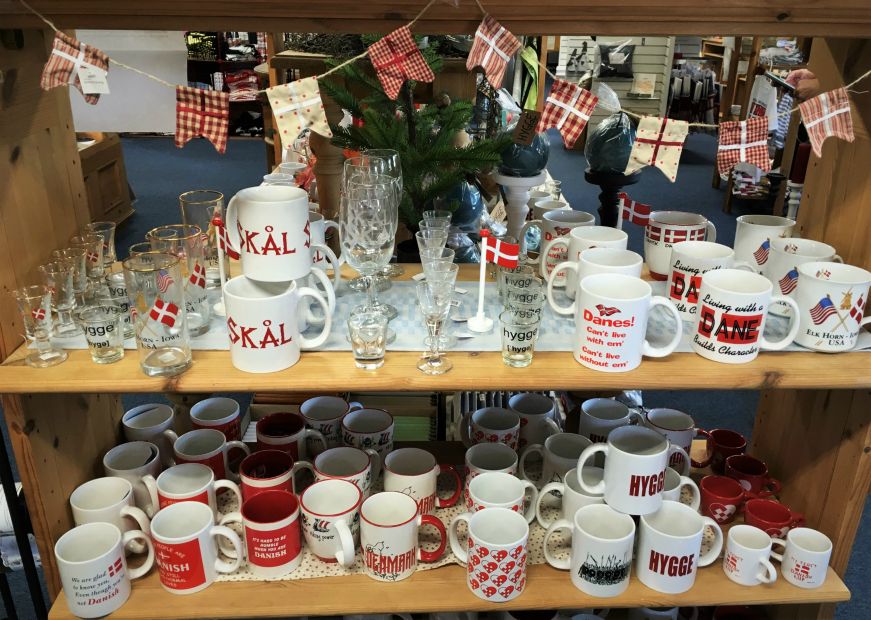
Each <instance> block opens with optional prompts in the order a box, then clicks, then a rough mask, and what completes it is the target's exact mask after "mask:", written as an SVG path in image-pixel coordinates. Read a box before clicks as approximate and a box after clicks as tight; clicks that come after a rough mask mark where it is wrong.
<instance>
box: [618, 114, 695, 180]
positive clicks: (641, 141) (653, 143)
mask: <svg viewBox="0 0 871 620" xmlns="http://www.w3.org/2000/svg"><path fill="white" fill-rule="evenodd" d="M689 129H690V126H689V123H687V122H686V121H676V120H672V119H669V118H657V117H655V116H645V117H644V118H642V119H641V121H640V122H639V123H638V131H637V132H636V134H635V142H634V143H633V144H632V152H631V153H630V154H629V161H628V162H627V163H626V170H625V172H624V174H632V173H633V172H635V171H636V170H641V169H642V168H644V167H645V166H655V167H657V168H659V169H660V170H662V173H663V174H664V175H665V176H667V177H668V180H669V181H671V182H672V183H674V180H675V179H676V178H677V167H678V164H679V163H680V155H681V153H682V152H683V143H684V140H685V139H686V137H687V133H689Z"/></svg>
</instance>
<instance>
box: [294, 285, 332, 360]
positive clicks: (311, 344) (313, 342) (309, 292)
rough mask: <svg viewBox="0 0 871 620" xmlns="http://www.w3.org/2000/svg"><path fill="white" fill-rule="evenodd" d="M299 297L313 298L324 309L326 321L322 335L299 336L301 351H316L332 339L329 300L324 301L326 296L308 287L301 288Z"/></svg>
mask: <svg viewBox="0 0 871 620" xmlns="http://www.w3.org/2000/svg"><path fill="white" fill-rule="evenodd" d="M299 296H300V297H306V296H307V297H311V298H313V299H314V300H315V301H316V302H318V303H319V304H320V305H321V307H322V308H323V309H324V315H325V320H324V327H323V329H321V333H320V334H319V335H318V336H316V337H314V338H306V337H305V336H303V335H302V334H300V335H299V346H300V348H301V349H316V348H317V347H319V346H321V345H322V344H324V343H325V342H326V341H327V338H329V337H330V328H331V327H332V326H333V315H332V313H331V312H330V306H329V304H328V303H327V300H326V299H324V296H323V295H321V294H320V293H319V292H318V291H316V290H314V289H313V288H309V287H307V286H303V287H300V289H299Z"/></svg>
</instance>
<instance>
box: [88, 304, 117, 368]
mask: <svg viewBox="0 0 871 620" xmlns="http://www.w3.org/2000/svg"><path fill="white" fill-rule="evenodd" d="M123 317H124V312H123V311H122V310H121V308H120V307H119V306H117V305H115V304H102V305H96V306H89V307H87V308H85V309H84V310H82V312H81V313H80V314H79V320H81V322H82V330H83V331H84V332H85V340H87V341H88V349H90V351H91V360H92V361H93V362H94V363H95V364H111V363H112V362H117V361H118V360H120V359H121V358H123V357H124V327H123Z"/></svg>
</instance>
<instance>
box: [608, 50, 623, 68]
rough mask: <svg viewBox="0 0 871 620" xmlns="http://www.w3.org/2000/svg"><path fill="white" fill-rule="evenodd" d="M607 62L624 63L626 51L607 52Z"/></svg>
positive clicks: (613, 63)
mask: <svg viewBox="0 0 871 620" xmlns="http://www.w3.org/2000/svg"><path fill="white" fill-rule="evenodd" d="M608 62H610V63H611V64H612V65H625V64H626V52H608Z"/></svg>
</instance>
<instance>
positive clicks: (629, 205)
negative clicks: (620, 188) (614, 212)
mask: <svg viewBox="0 0 871 620" xmlns="http://www.w3.org/2000/svg"><path fill="white" fill-rule="evenodd" d="M618 198H619V200H620V202H619V204H620V211H621V212H622V214H623V219H624V220H629V221H630V222H632V223H633V224H638V225H639V226H647V223H648V222H649V221H650V213H651V212H652V211H653V207H651V206H650V205H646V204H643V203H640V202H636V201H634V200H632V199H631V198H630V197H629V194H627V193H626V192H620V194H619V195H618Z"/></svg>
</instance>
